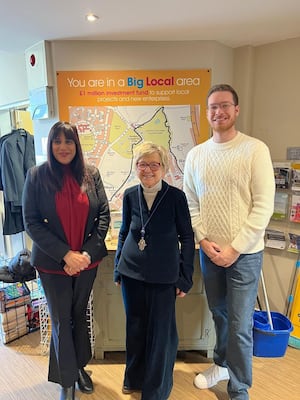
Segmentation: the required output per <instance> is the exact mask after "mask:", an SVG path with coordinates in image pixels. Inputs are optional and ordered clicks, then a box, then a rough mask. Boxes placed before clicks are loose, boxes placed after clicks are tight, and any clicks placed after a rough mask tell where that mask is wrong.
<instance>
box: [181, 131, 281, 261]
mask: <svg viewBox="0 0 300 400" xmlns="http://www.w3.org/2000/svg"><path fill="white" fill-rule="evenodd" d="M184 191H185V193H186V196H187V199H188V204H189V209H190V213H191V218H192V225H193V229H194V232H195V239H196V241H197V242H199V241H200V240H202V239H204V238H206V239H208V240H210V241H214V242H216V243H217V244H219V245H220V246H222V247H223V246H226V245H231V246H232V247H233V248H234V249H235V250H237V251H238V252H239V253H241V254H249V253H256V252H258V251H260V250H262V249H263V248H264V232H265V228H266V227H267V225H268V223H269V220H270V217H271V216H272V213H273V208H274V193H275V180H274V172H273V166H272V161H271V157H270V153H269V149H268V147H267V146H266V145H265V144H264V143H263V142H261V141H260V140H258V139H256V138H253V137H250V136H247V135H245V134H243V133H241V132H238V133H237V135H236V136H235V138H234V139H232V140H230V141H228V142H226V143H215V142H214V141H213V138H210V139H209V140H207V141H206V142H205V143H202V144H199V145H197V146H195V147H194V148H193V149H192V150H191V151H190V152H189V153H188V156H187V159H186V162H185V171H184Z"/></svg>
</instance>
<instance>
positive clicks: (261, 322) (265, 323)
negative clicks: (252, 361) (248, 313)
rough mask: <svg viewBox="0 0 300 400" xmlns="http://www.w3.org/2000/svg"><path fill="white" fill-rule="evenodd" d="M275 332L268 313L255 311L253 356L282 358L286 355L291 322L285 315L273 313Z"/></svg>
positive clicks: (291, 328)
mask: <svg viewBox="0 0 300 400" xmlns="http://www.w3.org/2000/svg"><path fill="white" fill-rule="evenodd" d="M271 317H272V323H273V330H271V326H270V324H269V320H268V314H267V312H266V311H255V312H254V316H253V355H254V356H256V357H282V356H284V355H285V352H286V349H287V346H288V341H289V337H290V332H291V331H292V330H293V327H292V324H291V321H290V320H289V319H288V318H286V317H285V316H284V315H282V314H280V313H277V312H273V311H271Z"/></svg>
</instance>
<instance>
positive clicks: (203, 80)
mask: <svg viewBox="0 0 300 400" xmlns="http://www.w3.org/2000/svg"><path fill="white" fill-rule="evenodd" d="M210 81H211V71H210V70H208V69H200V70H157V71H147V70H132V71H58V72H57V88H58V101H59V117H60V119H61V120H65V121H68V120H69V118H70V113H69V107H87V106H88V107H90V106H97V107H99V106H101V107H103V106H127V107H128V106H147V105H149V106H150V105H151V106H153V105H157V106H159V105H161V106H168V105H190V106H191V107H192V106H195V105H197V106H200V107H199V108H200V115H198V120H195V121H194V123H195V124H196V125H197V126H198V129H199V131H198V138H197V139H198V140H197V141H198V142H200V141H204V140H206V139H207V138H208V135H209V126H208V122H207V120H206V116H205V109H206V104H205V102H206V94H207V92H208V90H209V87H210ZM200 130H201V134H200Z"/></svg>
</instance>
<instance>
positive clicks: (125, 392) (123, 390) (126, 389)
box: [122, 385, 141, 394]
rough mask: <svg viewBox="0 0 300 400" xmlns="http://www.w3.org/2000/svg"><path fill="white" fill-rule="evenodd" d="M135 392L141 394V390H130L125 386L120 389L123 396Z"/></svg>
mask: <svg viewBox="0 0 300 400" xmlns="http://www.w3.org/2000/svg"><path fill="white" fill-rule="evenodd" d="M135 392H137V393H139V392H141V389H131V388H130V387H128V386H126V385H123V387H122V393H123V394H131V393H135Z"/></svg>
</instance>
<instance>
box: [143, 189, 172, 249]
mask: <svg viewBox="0 0 300 400" xmlns="http://www.w3.org/2000/svg"><path fill="white" fill-rule="evenodd" d="M168 190H169V185H168V186H167V188H166V191H165V192H164V193H163V195H162V196H161V198H160V199H159V201H158V203H157V204H156V206H155V207H154V209H153V211H152V212H151V215H150V216H149V218H148V219H147V221H146V222H145V223H144V218H143V211H142V193H141V185H139V186H138V196H139V207H140V216H141V223H142V228H141V238H140V240H139V242H138V246H139V249H140V250H141V251H143V250H145V247H146V246H147V243H146V240H145V232H146V231H145V228H146V226H147V225H148V223H149V221H150V219H151V218H152V216H153V214H154V213H155V211H156V210H157V208H158V206H159V205H160V203H161V202H162V199H163V198H164V197H165V195H166V194H167V191H168Z"/></svg>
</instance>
